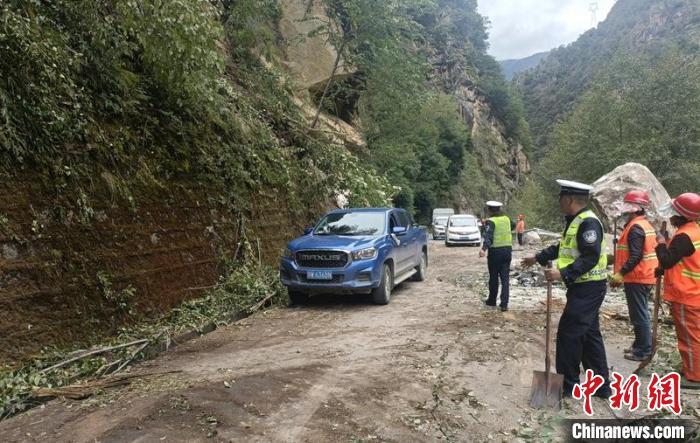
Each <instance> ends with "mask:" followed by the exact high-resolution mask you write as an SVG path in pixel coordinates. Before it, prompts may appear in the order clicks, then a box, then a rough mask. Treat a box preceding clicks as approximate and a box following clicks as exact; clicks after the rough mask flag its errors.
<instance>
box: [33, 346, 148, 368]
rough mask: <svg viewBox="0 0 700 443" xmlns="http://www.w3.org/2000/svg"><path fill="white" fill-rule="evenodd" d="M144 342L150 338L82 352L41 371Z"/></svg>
mask: <svg viewBox="0 0 700 443" xmlns="http://www.w3.org/2000/svg"><path fill="white" fill-rule="evenodd" d="M143 343H148V339H147V338H145V339H142V340H135V341H132V342H129V343H124V344H121V345H116V346H110V347H108V348H100V349H95V350H93V351H89V352H86V353H84V354H80V355H78V356H77V357H73V358H69V359H68V360H64V361H62V362H60V363H56V364H55V365H53V366H49V367H48V368H46V369H42V370H41V371H40V373H41V374H46V373H47V372H51V371H53V370H54V369H58V368H62V367H64V366H67V365H69V364H71V363H74V362H76V361H78V360H82V359H84V358H85V357H90V356H93V355H99V354H104V353H105V352H109V351H114V350H117V349H123V348H128V347H131V346H136V345H140V344H143Z"/></svg>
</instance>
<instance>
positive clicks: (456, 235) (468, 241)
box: [445, 214, 481, 246]
mask: <svg viewBox="0 0 700 443" xmlns="http://www.w3.org/2000/svg"><path fill="white" fill-rule="evenodd" d="M477 221H478V220H477V218H476V217H475V216H473V215H467V214H458V215H453V216H450V218H449V219H447V226H446V230H445V245H447V246H452V245H472V246H479V245H481V231H480V230H479V225H478V223H477Z"/></svg>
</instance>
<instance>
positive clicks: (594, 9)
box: [588, 2, 598, 28]
mask: <svg viewBox="0 0 700 443" xmlns="http://www.w3.org/2000/svg"><path fill="white" fill-rule="evenodd" d="M588 9H589V10H590V11H591V26H592V27H594V28H595V27H596V26H598V2H591V3H590V4H589V5H588Z"/></svg>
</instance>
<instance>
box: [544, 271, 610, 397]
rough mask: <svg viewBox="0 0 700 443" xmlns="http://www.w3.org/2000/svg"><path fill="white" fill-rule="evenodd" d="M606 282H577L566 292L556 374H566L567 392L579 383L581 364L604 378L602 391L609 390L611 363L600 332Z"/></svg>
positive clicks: (559, 329) (560, 322) (565, 391)
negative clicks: (609, 364) (609, 366)
mask: <svg viewBox="0 0 700 443" xmlns="http://www.w3.org/2000/svg"><path fill="white" fill-rule="evenodd" d="M606 291H607V287H606V283H605V282H604V281H602V282H598V281H596V282H586V283H574V284H572V285H571V286H570V287H569V288H568V290H567V292H566V306H565V307H564V312H563V314H562V316H561V319H560V320H559V328H558V329H557V357H556V365H557V373H558V374H563V375H564V395H567V396H570V395H571V392H572V390H573V388H574V385H576V384H577V383H579V381H580V380H579V373H580V368H581V364H583V368H584V369H591V370H593V372H594V373H595V374H596V375H600V376H602V377H603V378H604V379H605V385H604V386H603V387H601V388H600V390H599V391H598V393H599V394H603V393H609V392H610V386H609V380H608V376H609V374H608V362H607V357H606V355H605V344H604V343H603V336H602V335H601V334H600V318H599V317H600V305H601V304H602V303H603V299H604V298H605V293H606Z"/></svg>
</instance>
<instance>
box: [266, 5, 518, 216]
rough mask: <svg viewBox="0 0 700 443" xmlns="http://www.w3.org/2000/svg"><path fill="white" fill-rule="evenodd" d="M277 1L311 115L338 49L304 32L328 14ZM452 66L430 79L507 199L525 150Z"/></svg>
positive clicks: (291, 66)
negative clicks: (450, 99)
mask: <svg viewBox="0 0 700 443" xmlns="http://www.w3.org/2000/svg"><path fill="white" fill-rule="evenodd" d="M280 4H281V6H282V11H283V17H282V19H281V21H280V25H279V26H280V32H281V34H282V36H283V37H284V40H285V41H286V42H287V46H286V48H285V51H284V57H285V59H284V60H282V65H283V66H284V67H285V68H286V70H287V72H288V73H289V75H290V77H291V78H292V79H293V82H294V85H295V87H294V91H295V95H296V100H297V102H298V103H299V105H300V106H301V107H302V109H304V110H305V114H306V116H307V118H309V120H310V119H312V118H313V115H314V112H315V103H314V102H313V100H312V96H313V91H318V90H319V89H322V88H323V85H325V83H326V82H327V81H328V79H329V77H330V74H331V72H332V70H333V65H334V63H335V59H336V57H337V52H336V50H335V48H334V47H333V46H332V45H330V44H329V43H328V42H327V41H326V40H325V39H324V37H322V36H313V37H309V33H310V32H312V31H313V30H314V29H316V28H317V27H318V26H319V25H321V24H323V23H327V22H329V21H331V20H330V18H329V17H328V15H327V14H326V11H325V10H324V8H323V7H322V5H321V2H318V1H315V2H314V1H309V0H281V1H280ZM436 64H439V62H437V61H436ZM440 64H441V63H440ZM341 66H343V67H344V68H341V69H340V70H339V72H338V73H337V77H336V78H337V80H339V81H341V80H342V79H343V78H344V77H346V76H348V75H350V74H351V73H352V71H351V68H350V69H348V68H347V67H346V65H345V64H343V63H341ZM456 71H458V72H459V75H457V76H455V75H453V73H450V74H445V72H443V70H442V69H437V68H436V70H435V74H434V79H433V80H434V82H435V83H438V84H440V87H441V88H442V89H443V90H444V91H445V92H446V93H448V94H450V95H453V96H454V97H455V98H456V99H457V101H458V104H459V112H460V115H461V116H462V118H463V120H464V123H465V125H467V126H468V127H469V129H470V131H471V135H472V141H473V144H474V148H475V153H476V154H477V157H478V159H477V160H478V162H479V166H480V168H481V169H482V170H483V171H484V172H485V173H486V174H487V175H488V176H489V178H491V179H492V180H493V181H494V182H495V183H497V185H498V186H499V188H500V189H498V190H494V193H495V195H498V196H499V198H504V199H505V200H507V199H508V197H509V196H510V195H511V194H512V192H513V191H514V190H516V189H517V188H518V187H519V186H520V184H521V183H522V178H523V176H524V175H525V174H527V173H528V172H529V171H530V163H529V161H528V158H527V155H526V154H525V152H524V150H523V146H522V144H521V143H519V142H518V141H516V140H513V139H510V138H508V137H507V136H506V135H505V134H506V131H505V129H504V126H503V124H502V123H501V122H499V121H498V120H497V119H495V118H494V117H493V112H492V110H491V106H490V104H489V103H488V101H487V100H486V98H485V97H484V96H483V94H481V93H480V91H479V89H478V88H477V86H476V84H475V82H473V81H472V79H470V78H469V77H468V76H466V75H465V74H464V72H465V70H463V69H457V70H456ZM456 71H453V72H456ZM321 123H322V127H323V128H324V130H326V131H328V132H330V133H332V134H334V135H335V138H336V140H338V141H340V142H344V143H346V144H349V145H350V146H362V145H364V141H363V140H362V135H361V134H360V132H359V131H358V130H357V128H355V127H354V126H353V125H351V124H348V123H347V122H345V121H343V120H341V119H339V118H337V117H335V116H332V115H327V114H323V115H322V121H321ZM463 206H465V207H464V209H465V210H467V209H474V208H468V207H466V203H464V204H463Z"/></svg>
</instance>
